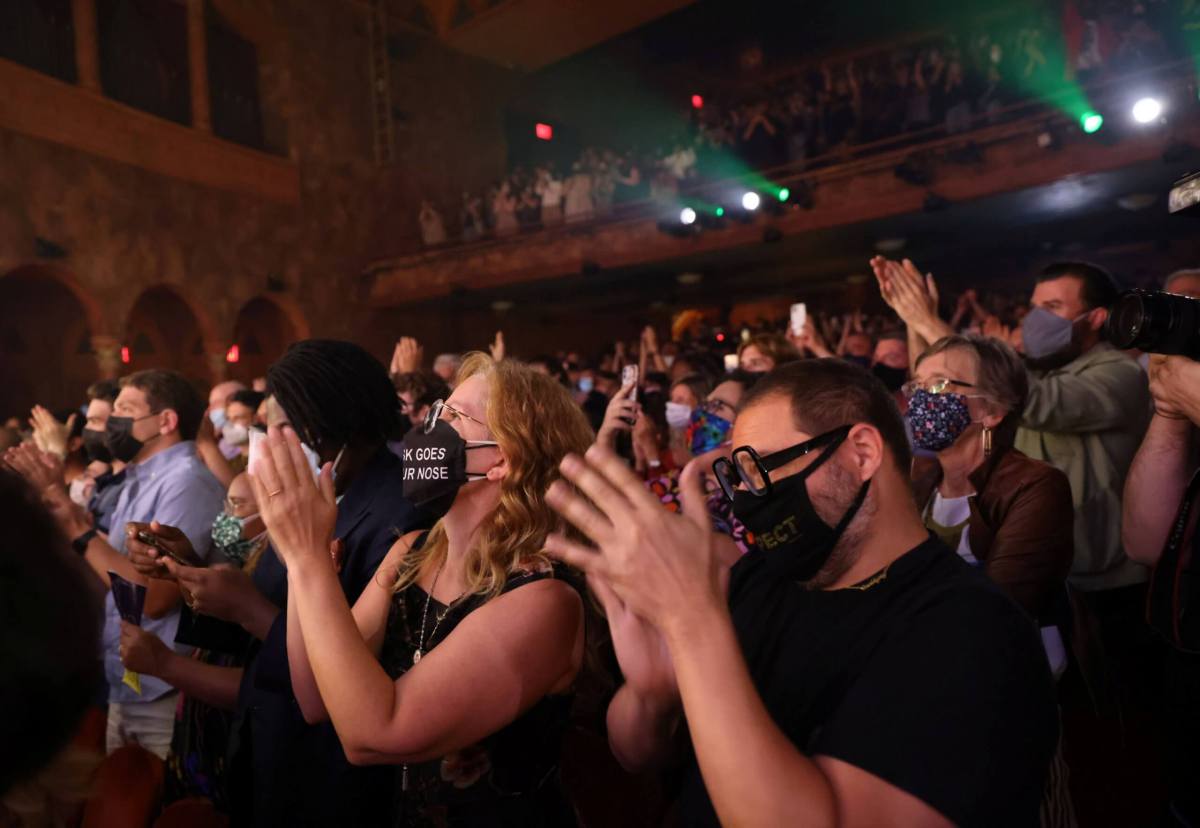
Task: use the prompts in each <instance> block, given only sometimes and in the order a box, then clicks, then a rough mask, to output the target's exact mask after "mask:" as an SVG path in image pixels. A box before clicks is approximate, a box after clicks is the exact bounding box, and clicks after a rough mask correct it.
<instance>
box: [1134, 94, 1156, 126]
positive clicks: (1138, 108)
mask: <svg viewBox="0 0 1200 828" xmlns="http://www.w3.org/2000/svg"><path fill="white" fill-rule="evenodd" d="M1162 112H1163V105H1162V101H1160V100H1159V99H1158V98H1152V97H1149V96H1147V97H1145V98H1139V99H1138V101H1137V103H1135V104H1134V105H1133V110H1132V113H1133V120H1135V121H1137V122H1138V123H1139V124H1151V123H1154V122H1155V121H1157V120H1158V119H1159V118H1160V117H1161V116H1162Z"/></svg>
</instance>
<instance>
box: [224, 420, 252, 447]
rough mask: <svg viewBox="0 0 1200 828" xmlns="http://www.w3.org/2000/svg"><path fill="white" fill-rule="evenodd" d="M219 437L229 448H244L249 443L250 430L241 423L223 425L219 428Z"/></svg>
mask: <svg viewBox="0 0 1200 828" xmlns="http://www.w3.org/2000/svg"><path fill="white" fill-rule="evenodd" d="M221 436H222V437H224V438H225V442H226V443H229V445H231V446H244V445H246V443H248V442H249V441H250V429H249V428H247V427H246V426H244V425H242V424H241V423H225V425H224V426H222V427H221Z"/></svg>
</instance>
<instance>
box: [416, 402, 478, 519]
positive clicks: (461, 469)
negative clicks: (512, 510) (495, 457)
mask: <svg viewBox="0 0 1200 828" xmlns="http://www.w3.org/2000/svg"><path fill="white" fill-rule="evenodd" d="M401 445H402V449H401V451H400V458H401V460H403V461H404V496H405V497H406V498H407V499H408V500H409V501H410V502H411V503H412V504H413V505H414V506H417V507H419V508H421V509H422V510H423V511H425V512H426V513H428V514H429V515H431V516H432V517H433V518H434V519H435V520H436V519H439V518H441V517H442V516H443V515H444V514H446V513H447V512H449V511H450V507H451V506H453V505H454V498H455V497H456V496H457V495H458V490H459V489H461V488H462V487H463V485H465V484H466V483H468V482H469V481H471V480H481V479H483V478H484V477H486V475H482V474H468V473H467V451H468V450H469V449H474V448H484V447H487V446H494V445H496V443H494V442H492V441H490V440H472V441H470V442H468V441H466V440H464V439H463V438H462V436H461V435H460V434H459V433H458V432H457V431H455V430H454V427H453V426H451V425H450V423H448V422H446V421H445V420H437V421H436V422H434V425H433V430H432V431H430V432H429V433H428V434H426V433H425V427H424V426H423V425H419V426H414V427H413V428H412V429H411V430H410V431H409V432H408V434H406V435H405V436H404V442H403V443H402V444H401Z"/></svg>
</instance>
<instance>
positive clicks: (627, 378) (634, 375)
mask: <svg viewBox="0 0 1200 828" xmlns="http://www.w3.org/2000/svg"><path fill="white" fill-rule="evenodd" d="M621 387H622V388H628V389H629V397H628V399H629V401H630V402H633V403H636V402H637V392H638V367H637V366H636V365H626V366H625V367H624V368H622V369H621ZM621 420H622V421H624V422H625V424H626V425H629V426H632V425H633V424H634V423H636V422H637V417H632V418H631V417H622V418H621Z"/></svg>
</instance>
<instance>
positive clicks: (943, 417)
mask: <svg viewBox="0 0 1200 828" xmlns="http://www.w3.org/2000/svg"><path fill="white" fill-rule="evenodd" d="M904 418H905V419H906V420H908V425H909V427H910V428H911V430H912V435H913V442H914V443H915V444H916V445H917V446H918V447H919V448H923V449H926V450H927V451H942V450H943V449H947V448H949V447H950V446H952V445H954V441H955V440H957V439H958V438H959V437H961V436H962V433H963V432H964V431H966V430H967V429H968V428H969V427H970V425H971V412H970V411H969V410H968V409H967V398H966V397H965V396H963V395H962V394H931V393H929V392H928V391H926V390H925V389H924V388H921V389H918V390H917V391H916V392H914V393H913V395H912V398H911V399H909V401H908V412H907V413H906V414H905V415H904Z"/></svg>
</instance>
